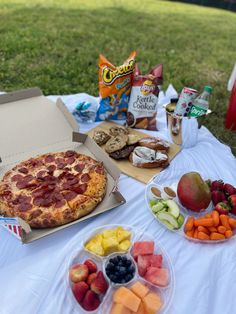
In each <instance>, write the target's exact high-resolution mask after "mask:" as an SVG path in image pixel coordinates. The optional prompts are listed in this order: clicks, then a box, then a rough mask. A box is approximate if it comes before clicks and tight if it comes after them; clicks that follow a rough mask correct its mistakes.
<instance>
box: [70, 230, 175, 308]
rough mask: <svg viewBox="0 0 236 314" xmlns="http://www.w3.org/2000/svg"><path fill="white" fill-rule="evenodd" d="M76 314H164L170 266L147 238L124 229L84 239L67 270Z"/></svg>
mask: <svg viewBox="0 0 236 314" xmlns="http://www.w3.org/2000/svg"><path fill="white" fill-rule="evenodd" d="M66 280H67V283H68V290H69V298H70V299H71V302H72V303H73V306H74V308H75V309H77V312H78V313H102V314H131V313H132V314H134V313H137V314H148V313H150V314H151V313H152V314H163V313H166V312H167V310H168V308H169V306H170V305H171V301H172V298H173V294H174V288H175V279H174V272H173V267H172V264H171V261H170V259H169V257H168V255H167V253H166V252H165V250H164V249H163V248H162V247H161V245H160V244H159V243H158V241H156V240H155V239H154V238H153V237H152V236H150V235H149V234H147V233H146V232H143V231H141V230H137V229H135V228H133V227H130V226H125V225H122V226H121V225H106V226H103V227H100V228H98V229H95V230H94V231H93V232H91V234H89V235H86V239H85V241H84V243H83V244H82V246H80V247H79V246H78V248H77V249H76V251H75V252H73V254H72V255H71V257H70V258H69V261H68V267H67V269H66Z"/></svg>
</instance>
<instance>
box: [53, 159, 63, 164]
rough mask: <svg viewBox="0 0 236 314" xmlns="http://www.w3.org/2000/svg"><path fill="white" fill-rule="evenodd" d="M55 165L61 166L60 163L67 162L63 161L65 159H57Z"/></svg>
mask: <svg viewBox="0 0 236 314" xmlns="http://www.w3.org/2000/svg"><path fill="white" fill-rule="evenodd" d="M55 163H56V164H57V165H59V164H60V163H63V164H64V163H65V160H64V159H63V158H56V159H55Z"/></svg>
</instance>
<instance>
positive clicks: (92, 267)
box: [84, 259, 97, 274]
mask: <svg viewBox="0 0 236 314" xmlns="http://www.w3.org/2000/svg"><path fill="white" fill-rule="evenodd" d="M84 265H86V266H87V267H88V270H89V273H90V274H91V273H96V271H97V265H96V264H95V263H94V261H92V260H91V259H87V260H86V261H85V262H84Z"/></svg>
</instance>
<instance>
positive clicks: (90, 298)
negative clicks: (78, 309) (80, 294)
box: [82, 290, 101, 311]
mask: <svg viewBox="0 0 236 314" xmlns="http://www.w3.org/2000/svg"><path fill="white" fill-rule="evenodd" d="M100 303H101V302H100V300H99V297H98V295H97V294H96V293H94V292H93V291H91V290H88V291H87V293H86V295H85V297H84V300H83V302H82V307H83V308H84V309H85V310H86V311H94V310H96V309H97V308H98V307H99V305H100Z"/></svg>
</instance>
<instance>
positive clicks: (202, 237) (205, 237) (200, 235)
mask: <svg viewBox="0 0 236 314" xmlns="http://www.w3.org/2000/svg"><path fill="white" fill-rule="evenodd" d="M197 237H198V239H199V240H210V237H209V235H207V234H206V233H205V232H201V231H199V232H198V235H197Z"/></svg>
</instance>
